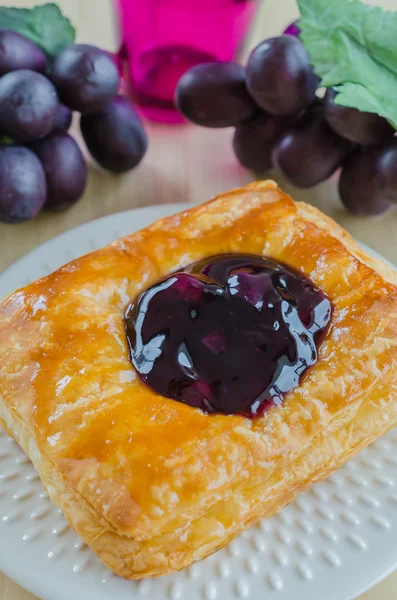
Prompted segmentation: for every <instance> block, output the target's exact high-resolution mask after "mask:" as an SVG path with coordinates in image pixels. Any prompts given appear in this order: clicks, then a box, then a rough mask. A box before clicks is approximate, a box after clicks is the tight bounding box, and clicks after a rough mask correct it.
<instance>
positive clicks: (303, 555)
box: [0, 204, 397, 600]
mask: <svg viewBox="0 0 397 600" xmlns="http://www.w3.org/2000/svg"><path fill="white" fill-rule="evenodd" d="M190 206H191V205H186V204H170V205H156V206H150V207H144V208H138V209H134V210H130V211H126V212H124V213H119V214H114V215H110V216H107V217H103V218H101V219H98V220H96V221H92V222H90V223H86V224H84V225H81V226H79V227H77V228H76V229H73V230H70V231H67V232H65V233H63V234H61V235H60V236H58V237H56V238H54V239H52V240H50V241H48V242H46V243H44V244H43V245H42V246H40V247H38V248H36V249H35V250H33V251H32V252H30V253H29V254H27V255H26V256H24V257H23V258H21V259H19V260H18V261H17V262H16V263H15V264H14V265H13V266H11V267H10V268H9V269H8V270H6V271H5V272H4V273H2V274H1V275H0V295H1V296H4V295H6V294H7V293H9V292H12V291H13V290H14V289H16V288H18V287H21V286H24V285H26V284H28V283H30V281H33V280H35V279H37V278H38V277H41V276H43V275H46V274H48V273H50V272H52V271H53V270H55V269H56V268H58V267H59V266H61V265H62V264H64V263H65V262H68V261H70V260H73V259H74V258H77V257H78V256H81V255H83V254H86V253H87V252H91V251H93V250H95V249H97V248H100V247H102V246H104V245H106V244H108V243H110V242H111V241H113V240H114V239H117V238H119V237H122V236H124V235H126V234H127V233H131V232H133V231H136V230H138V229H141V228H142V227H145V226H147V225H149V224H150V223H152V222H153V221H155V220H156V219H158V218H161V217H163V216H167V215H170V214H173V213H175V212H179V211H182V210H185V209H187V208H189V207H190ZM363 247H364V249H365V250H367V251H368V252H369V253H371V254H373V255H374V256H378V257H379V255H378V254H377V253H376V252H373V251H372V250H370V249H369V248H367V247H366V246H364V245H363ZM395 457H396V458H395ZM396 528H397V430H394V431H392V432H390V433H389V434H388V435H387V436H385V437H384V438H382V439H381V440H378V441H377V442H375V443H374V444H372V446H370V447H369V448H367V449H366V450H364V451H363V452H362V453H361V454H360V455H359V456H358V457H356V458H355V459H353V460H352V461H350V462H349V463H348V464H347V465H345V466H344V467H342V468H341V469H339V470H338V471H337V472H336V473H334V474H333V475H331V476H330V477H329V478H328V479H327V480H325V481H323V482H320V483H318V484H316V485H314V486H312V488H311V489H310V490H308V491H307V492H305V493H304V494H301V495H300V496H299V497H298V498H297V499H296V501H295V502H294V503H293V504H291V505H289V506H287V507H286V508H285V509H284V510H283V511H281V512H280V513H279V514H278V515H276V516H274V517H273V518H271V519H269V520H267V521H262V522H260V523H259V524H258V525H257V526H255V527H253V528H251V529H249V530H248V531H246V532H244V533H243V534H242V535H241V536H239V537H238V538H237V539H235V540H234V541H233V542H232V543H231V544H229V546H227V547H226V548H224V549H223V550H220V551H219V552H217V553H216V554H214V555H212V556H210V557H209V558H207V559H205V560H204V561H201V562H200V563H196V564H195V565H192V566H191V567H189V568H187V569H184V570H183V571H181V572H180V573H175V574H173V575H169V576H166V577H162V578H159V579H156V580H142V581H140V582H139V581H138V582H137V581H130V582H129V581H125V580H123V579H121V578H119V577H117V576H115V575H113V574H112V573H111V572H110V571H109V570H108V569H107V568H106V567H105V566H104V565H103V564H102V563H101V562H100V561H99V559H97V558H96V557H95V556H94V555H93V553H92V552H91V551H90V550H89V548H88V547H87V546H86V545H85V544H84V543H83V542H82V541H81V540H80V539H79V538H78V536H77V535H76V534H75V533H74V532H73V531H72V530H71V528H70V527H69V526H68V525H67V523H66V521H65V519H64V517H63V515H62V513H61V511H59V510H58V509H56V508H55V507H54V506H53V505H52V504H51V502H50V501H49V498H48V496H47V494H46V493H45V491H44V490H43V488H42V485H41V483H40V480H39V478H38V476H37V474H36V472H35V470H34V469H33V467H32V465H31V463H30V462H29V460H28V459H27V458H26V457H25V455H24V453H23V452H22V451H21V450H20V449H19V447H18V446H17V444H16V443H15V442H13V441H12V440H10V438H8V436H7V435H6V434H5V433H1V434H0V570H1V571H3V572H4V573H5V574H6V575H8V576H9V577H10V578H11V579H13V580H14V581H16V582H17V583H19V584H20V585H22V586H23V587H25V588H26V589H27V590H29V591H30V592H32V593H33V594H36V595H37V596H39V597H40V598H42V599H43V600H75V598H87V600H91V598H92V599H94V598H95V600H109V598H112V597H116V595H117V598H118V600H138V599H141V598H142V599H144V598H148V600H149V599H150V600H151V599H152V598H155V599H156V600H182V599H184V598H186V597H189V600H239V599H240V598H250V600H263V599H264V598H273V597H274V598H275V599H276V600H317V599H318V598H319V597H321V598H322V599H323V600H336V599H337V600H350V599H352V598H355V597H357V595H359V594H361V593H362V592H364V591H365V590H367V589H369V588H370V587H372V586H373V585H375V584H376V583H378V582H379V581H381V580H382V579H383V578H384V577H386V576H387V575H388V574H389V573H390V572H392V571H393V570H394V569H395V568H396V566H397V537H396V535H395V529H396ZM38 573H39V574H40V576H38Z"/></svg>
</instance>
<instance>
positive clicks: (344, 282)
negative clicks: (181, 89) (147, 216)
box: [0, 181, 397, 578]
mask: <svg viewBox="0 0 397 600" xmlns="http://www.w3.org/2000/svg"><path fill="white" fill-rule="evenodd" d="M396 400H397V275H396V274H395V272H394V271H393V270H392V269H391V268H389V267H388V266H386V265H385V264H383V263H382V262H381V261H379V260H377V259H374V258H372V257H370V256H368V255H367V254H366V253H365V252H364V251H363V250H362V249H361V248H360V247H359V246H358V245H357V244H356V242H355V241H354V240H353V239H352V238H351V237H350V235H348V234H347V233H346V232H345V231H344V230H343V229H342V228H341V227H339V226H338V225H337V224H336V223H334V222H333V221H332V220H331V219H329V218H327V217H326V216H324V215H323V214H321V213H320V212H319V211H318V210H316V209H315V208H312V207H311V206H308V205H306V204H303V203H295V202H294V201H293V200H292V199H291V198H290V197H289V196H287V195H286V194H284V193H283V192H282V191H281V190H280V189H279V188H278V187H277V186H276V184H275V183H274V182H272V181H264V182H261V183H254V184H252V185H249V186H247V187H245V188H242V189H239V190H234V191H231V192H228V193H226V194H223V195H221V196H218V197H217V198H215V199H213V200H211V201H210V202H209V203H207V204H204V205H203V206H199V207H196V208H192V209H191V210H188V211H186V212H183V213H181V214H178V215H175V216H173V217H170V218H166V219H162V220H160V221H158V222H157V223H155V224H154V225H152V226H151V227H148V228H146V229H144V230H142V231H139V232H138V233H135V234H133V235H130V236H127V237H126V238H124V239H121V240H119V241H117V242H115V243H113V244H111V245H110V246H108V247H106V248H104V249H102V250H99V251H97V252H94V253H92V254H89V255H87V256H84V257H82V258H80V259H79V260H76V261H74V262H72V263H70V264H68V265H66V266H64V267H62V268H61V269H59V270H58V271H56V272H55V273H53V274H52V275H50V276H48V277H45V278H44V279H41V280H39V281H37V282H35V283H33V284H31V285H29V286H27V287H25V288H23V289H21V290H19V291H17V292H15V293H14V294H11V295H10V296H8V298H6V299H5V300H4V301H3V303H2V304H1V305H0V422H1V423H2V424H3V425H4V427H5V429H6V430H7V431H8V432H9V433H10V434H11V435H12V436H13V437H14V438H15V439H16V440H17V442H18V443H19V444H20V445H21V446H22V448H23V449H24V451H25V452H26V453H27V455H28V456H29V457H30V458H31V460H32V462H33V464H34V466H35V467H36V469H37V471H38V473H39V474H40V477H41V479H42V481H43V484H44V486H45V487H46V489H47V490H48V493H49V495H50V496H51V499H52V500H53V502H54V503H55V504H56V505H57V506H59V507H60V508H61V509H62V510H63V512H64V514H65V516H66V518H67V520H68V521H69V523H70V524H71V526H72V527H73V528H74V529H75V530H76V531H77V533H78V534H79V535H80V536H81V537H82V538H83V539H84V540H85V541H86V542H87V544H88V545H89V546H90V547H91V548H92V549H93V550H94V552H96V554H97V555H98V556H99V557H100V558H101V559H102V560H103V561H104V562H105V563H106V565H108V566H109V567H110V568H111V569H112V570H113V571H115V572H116V573H117V574H119V575H121V576H123V577H127V578H140V577H155V576H158V575H163V574H165V573H169V572H171V571H175V570H178V569H182V568H183V567H186V566H187V565H189V564H190V563H192V562H194V561H197V560H199V559H202V558H204V557H206V556H208V555H209V554H211V553H212V552H214V551H216V550H217V549H218V548H221V547H222V546H224V545H225V544H227V543H228V542H229V541H230V540H231V539H233V537H234V536H236V535H238V534H239V533H240V532H241V531H243V530H244V529H246V528H247V527H249V526H250V525H252V524H253V523H255V522H256V521H258V520H259V519H262V518H265V517H269V516H270V515H272V514H274V513H275V512H277V511H279V510H280V509H281V508H282V507H283V506H284V505H285V504H287V503H288V502H291V501H292V500H293V499H294V497H295V496H296V495H297V494H299V493H300V492H301V491H303V490H304V489H306V488H307V487H308V486H309V485H310V484H311V483H313V482H315V481H318V480H320V479H322V478H324V477H326V476H327V475H328V474H329V473H331V472H332V471H334V470H335V469H337V468H338V467H339V466H340V465H342V464H343V463H344V462H346V461H347V460H349V459H350V458H351V457H352V456H354V455H355V454H356V453H357V452H359V451H360V450H361V449H362V448H364V447H365V446H367V445H368V444H370V443H371V442H372V441H373V440H375V439H376V438H377V437H379V436H380V435H382V434H384V433H385V432H386V431H388V430H389V429H390V428H392V427H394V426H395V425H396V424H397V401H396Z"/></svg>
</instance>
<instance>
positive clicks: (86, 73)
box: [51, 44, 120, 113]
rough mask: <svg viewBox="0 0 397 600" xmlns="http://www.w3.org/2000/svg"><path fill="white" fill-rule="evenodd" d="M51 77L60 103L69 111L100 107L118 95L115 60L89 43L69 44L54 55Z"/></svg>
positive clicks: (82, 110)
mask: <svg viewBox="0 0 397 600" xmlns="http://www.w3.org/2000/svg"><path fill="white" fill-rule="evenodd" d="M51 79H52V81H53V82H54V84H55V86H56V88H57V90H58V93H59V97H60V98H61V100H62V102H63V103H64V104H66V106H68V107H69V108H71V109H72V110H78V111H79V112H81V113H88V112H94V111H97V110H100V109H101V108H103V107H104V106H105V105H106V104H107V103H108V102H110V101H111V100H112V98H113V97H114V96H115V95H116V94H117V90H118V88H119V85H120V75H119V71H118V68H117V64H116V61H115V59H114V58H113V57H112V56H111V55H110V54H109V53H108V52H105V51H104V50H101V49H100V48H96V47H95V46H89V45H88V44H72V45H71V46H68V47H67V48H65V49H64V50H62V52H60V54H58V56H57V57H56V58H55V60H54V62H53V64H52V70H51Z"/></svg>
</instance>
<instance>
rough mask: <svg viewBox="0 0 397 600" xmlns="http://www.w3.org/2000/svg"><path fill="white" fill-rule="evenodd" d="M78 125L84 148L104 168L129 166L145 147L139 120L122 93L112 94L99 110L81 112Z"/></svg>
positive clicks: (110, 169)
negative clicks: (86, 113)
mask: <svg viewBox="0 0 397 600" xmlns="http://www.w3.org/2000/svg"><path fill="white" fill-rule="evenodd" d="M80 127H81V132H82V134H83V137H84V140H85V143H86V144H87V148H88V150H89V151H90V153H91V154H92V156H93V157H94V158H95V160H96V161H97V162H98V163H99V164H100V165H101V166H102V167H103V168H104V169H107V170H108V171H114V172H115V173H122V172H123V171H129V170H130V169H133V168H134V167H135V166H136V165H137V164H138V163H140V162H141V160H142V158H143V157H144V155H145V152H146V150H147V137H146V133H145V130H144V128H143V125H142V123H141V120H140V118H139V116H138V114H137V112H136V111H135V109H134V107H133V106H132V104H131V102H130V101H129V100H128V99H127V98H125V97H124V96H116V98H115V99H114V100H112V102H110V103H109V104H108V105H107V106H105V108H104V109H103V110H102V111H100V112H97V113H93V114H89V115H82V116H81V120H80Z"/></svg>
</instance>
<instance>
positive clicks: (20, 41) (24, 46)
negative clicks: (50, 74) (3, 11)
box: [0, 29, 47, 76]
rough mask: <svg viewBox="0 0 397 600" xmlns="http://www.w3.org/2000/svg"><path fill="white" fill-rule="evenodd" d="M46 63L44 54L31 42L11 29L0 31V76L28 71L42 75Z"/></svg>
mask: <svg viewBox="0 0 397 600" xmlns="http://www.w3.org/2000/svg"><path fill="white" fill-rule="evenodd" d="M46 66H47V61H46V57H45V54H44V52H43V51H42V50H41V49H40V48H39V47H38V46H36V44H34V43H33V42H31V41H30V40H28V39H27V38H25V37H24V36H23V35H20V34H19V33H17V32H16V31H12V30H11V29H0V76H1V75H5V73H9V72H10V71H17V70H19V69H30V70H31V71H40V73H44V72H45V70H46Z"/></svg>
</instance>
